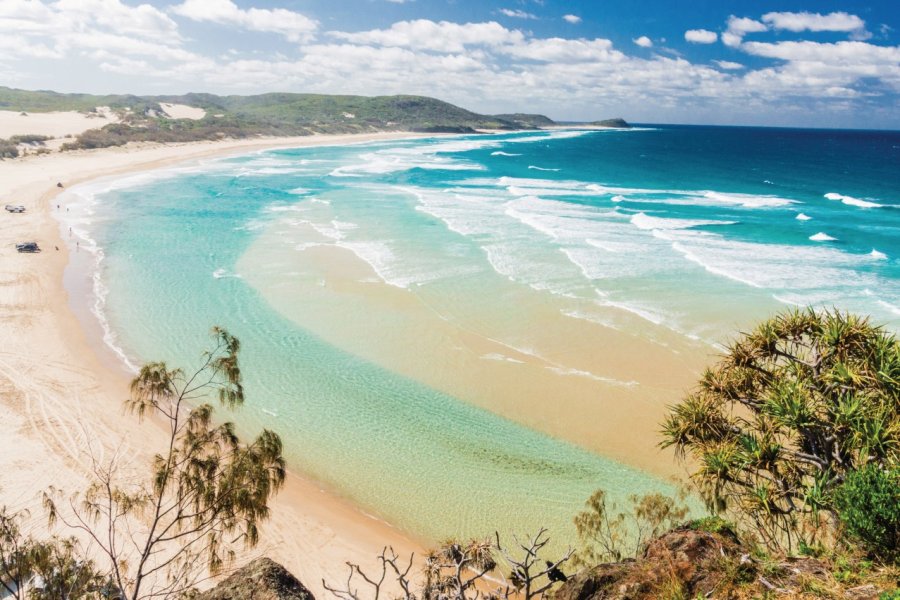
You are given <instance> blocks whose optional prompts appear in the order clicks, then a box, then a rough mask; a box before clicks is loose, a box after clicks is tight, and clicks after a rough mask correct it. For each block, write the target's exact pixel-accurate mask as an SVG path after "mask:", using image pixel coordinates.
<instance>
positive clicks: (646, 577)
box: [554, 528, 755, 600]
mask: <svg viewBox="0 0 900 600" xmlns="http://www.w3.org/2000/svg"><path fill="white" fill-rule="evenodd" d="M740 550H741V548H740V546H739V544H738V543H737V541H736V540H735V539H733V538H732V537H731V536H729V535H722V534H718V533H709V532H706V531H695V530H693V529H688V528H680V529H675V530H672V531H670V532H668V533H666V534H663V535H662V536H660V537H659V538H657V539H655V540H653V541H651V542H650V544H648V545H647V549H646V550H645V551H644V554H643V556H641V558H639V559H638V560H633V561H623V562H619V563H609V564H604V565H599V566H596V567H594V568H592V569H588V570H587V571H583V572H581V573H579V574H577V575H575V576H573V577H571V578H570V579H569V581H568V582H567V583H565V584H563V585H562V586H560V588H559V589H558V590H557V591H556V595H555V596H554V597H555V599H556V600H651V599H653V598H659V597H660V596H661V595H663V590H673V588H676V589H678V590H680V594H681V595H683V597H687V598H693V597H695V596H697V595H700V596H706V594H709V593H712V592H714V591H716V589H717V588H718V586H719V583H720V581H721V580H722V578H723V577H724V572H723V571H724V570H723V569H722V565H723V564H724V563H725V562H726V561H729V562H730V563H731V564H732V565H734V569H736V572H739V571H741V570H745V571H747V572H746V573H744V574H743V575H742V576H743V577H745V578H751V577H753V574H754V573H753V572H754V569H755V567H754V566H753V565H747V564H741V562H740V556H741V551H740ZM665 595H671V594H665Z"/></svg>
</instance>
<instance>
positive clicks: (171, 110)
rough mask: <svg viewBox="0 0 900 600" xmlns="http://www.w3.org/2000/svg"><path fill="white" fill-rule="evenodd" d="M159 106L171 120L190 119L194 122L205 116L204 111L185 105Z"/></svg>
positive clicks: (163, 104)
mask: <svg viewBox="0 0 900 600" xmlns="http://www.w3.org/2000/svg"><path fill="white" fill-rule="evenodd" d="M160 106H162V109H163V110H164V111H165V112H166V114H167V115H169V116H170V117H172V118H173V119H192V120H195V121H196V120H197V119H202V118H203V117H205V116H206V111H205V110H203V109H202V108H197V107H195V106H188V105H187V104H166V103H161V104H160Z"/></svg>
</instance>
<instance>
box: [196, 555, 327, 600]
mask: <svg viewBox="0 0 900 600" xmlns="http://www.w3.org/2000/svg"><path fill="white" fill-rule="evenodd" d="M192 600H315V597H314V596H313V595H312V592H310V591H309V590H308V589H306V588H305V587H304V586H303V584H302V583H300V582H299V581H298V580H297V578H296V577H294V576H293V575H291V574H290V573H289V572H288V571H287V569H285V568H284V567H282V566H281V565H279V564H278V563H277V562H275V561H274V560H272V559H270V558H257V559H256V560H254V561H253V562H251V563H250V564H248V565H246V566H244V567H241V568H240V569H238V570H237V571H235V572H234V573H232V574H231V575H229V576H228V577H227V578H226V579H224V580H223V581H222V582H220V583H219V584H218V585H217V586H216V587H214V588H212V589H211V590H207V591H205V592H201V593H199V594H197V595H196V596H194V597H193V599H192Z"/></svg>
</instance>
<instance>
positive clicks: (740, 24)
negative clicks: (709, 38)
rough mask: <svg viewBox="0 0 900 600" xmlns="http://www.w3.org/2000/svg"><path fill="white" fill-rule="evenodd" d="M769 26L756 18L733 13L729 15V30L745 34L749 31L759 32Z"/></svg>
mask: <svg viewBox="0 0 900 600" xmlns="http://www.w3.org/2000/svg"><path fill="white" fill-rule="evenodd" d="M768 29H769V28H768V27H767V26H766V24H765V23H760V22H759V21H757V20H756V19H750V18H748V17H736V16H734V15H731V16H730V17H728V31H730V32H731V33H735V34H738V35H741V36H743V35H744V34H747V33H759V32H761V31H766V30H768Z"/></svg>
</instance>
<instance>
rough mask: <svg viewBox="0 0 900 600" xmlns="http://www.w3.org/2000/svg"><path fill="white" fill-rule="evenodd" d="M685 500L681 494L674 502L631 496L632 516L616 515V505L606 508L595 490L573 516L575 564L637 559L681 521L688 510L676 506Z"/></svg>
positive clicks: (602, 493) (603, 494)
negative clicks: (655, 539) (577, 542)
mask: <svg viewBox="0 0 900 600" xmlns="http://www.w3.org/2000/svg"><path fill="white" fill-rule="evenodd" d="M685 496H686V494H685V492H684V491H683V490H680V491H679V494H678V497H677V499H676V498H670V497H668V496H664V495H663V494H659V493H655V494H646V495H644V496H637V495H633V496H630V497H629V501H630V502H631V512H630V513H625V512H615V511H616V510H617V506H616V505H615V504H611V505H607V502H606V492H605V491H603V490H597V491H596V492H594V493H593V494H591V497H590V498H588V499H587V501H586V502H585V503H584V510H583V511H581V512H580V513H578V514H577V515H575V519H574V520H575V531H576V532H577V533H578V540H579V542H580V547H579V549H578V552H577V553H576V554H575V555H574V557H573V558H574V562H575V564H576V565H586V566H592V565H596V564H598V563H601V562H610V561H620V560H622V559H623V558H634V557H636V556H637V555H638V554H639V553H640V552H642V551H643V550H644V547H645V546H646V545H647V543H648V542H649V541H650V540H652V539H653V538H656V537H658V536H660V535H661V534H662V533H663V532H665V531H668V530H669V529H672V528H673V527H675V526H676V525H678V524H680V523H681V522H682V521H683V520H684V518H685V517H686V516H687V514H688V508H687V507H686V506H684V505H682V504H679V502H681V501H683V500H684V498H685Z"/></svg>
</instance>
